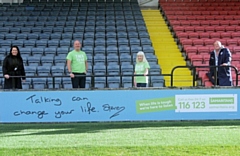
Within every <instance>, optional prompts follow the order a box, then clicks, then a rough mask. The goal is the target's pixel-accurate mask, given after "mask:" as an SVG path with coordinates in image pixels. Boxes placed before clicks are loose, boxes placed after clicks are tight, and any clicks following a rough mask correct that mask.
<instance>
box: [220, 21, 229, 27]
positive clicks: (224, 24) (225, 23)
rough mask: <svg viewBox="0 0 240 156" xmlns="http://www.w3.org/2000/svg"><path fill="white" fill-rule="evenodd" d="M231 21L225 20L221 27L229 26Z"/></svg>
mask: <svg viewBox="0 0 240 156" xmlns="http://www.w3.org/2000/svg"><path fill="white" fill-rule="evenodd" d="M229 23H230V21H229V20H223V21H221V22H220V25H221V26H229Z"/></svg>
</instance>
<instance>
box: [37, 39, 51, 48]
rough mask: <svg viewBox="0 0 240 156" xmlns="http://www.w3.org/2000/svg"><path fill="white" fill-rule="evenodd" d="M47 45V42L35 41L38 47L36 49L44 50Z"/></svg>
mask: <svg viewBox="0 0 240 156" xmlns="http://www.w3.org/2000/svg"><path fill="white" fill-rule="evenodd" d="M47 45H48V41H47V40H43V39H41V40H36V47H38V48H40V47H41V48H45V47H47Z"/></svg>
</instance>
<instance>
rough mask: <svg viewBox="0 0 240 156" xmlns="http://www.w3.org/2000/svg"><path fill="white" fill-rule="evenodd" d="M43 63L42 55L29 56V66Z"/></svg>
mask: <svg viewBox="0 0 240 156" xmlns="http://www.w3.org/2000/svg"><path fill="white" fill-rule="evenodd" d="M40 64H41V57H36V56H29V57H28V65H29V66H39V65H40Z"/></svg>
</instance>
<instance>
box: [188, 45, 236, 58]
mask: <svg viewBox="0 0 240 156" xmlns="http://www.w3.org/2000/svg"><path fill="white" fill-rule="evenodd" d="M227 48H228V49H229V50H230V51H231V53H232V54H240V46H233V47H231V46H227ZM213 49H214V48H213V44H212V45H211V46H210V45H209V46H204V45H202V46H200V45H199V46H187V47H186V48H185V51H186V54H187V55H188V54H189V53H192V54H193V55H196V54H200V55H202V54H208V57H209V52H210V51H213Z"/></svg>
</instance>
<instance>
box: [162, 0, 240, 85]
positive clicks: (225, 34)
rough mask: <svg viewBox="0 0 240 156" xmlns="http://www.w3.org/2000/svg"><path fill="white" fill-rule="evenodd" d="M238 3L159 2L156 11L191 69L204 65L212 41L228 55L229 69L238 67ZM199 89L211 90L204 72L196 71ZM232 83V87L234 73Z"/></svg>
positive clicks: (181, 0)
mask: <svg viewBox="0 0 240 156" xmlns="http://www.w3.org/2000/svg"><path fill="white" fill-rule="evenodd" d="M239 4H240V2H239V1H235V0H227V1H226V0H214V1H209V0H208V1H205V0H199V1H198V0H197V1H186V0H176V1H174V0H168V1H165V0H159V8H160V10H161V12H162V14H163V16H164V17H165V20H166V21H167V22H168V25H169V26H170V27H171V29H172V31H173V33H174V35H175V38H176V39H177V40H178V44H179V45H180V46H181V47H182V52H184V53H186V56H187V59H188V60H189V61H190V62H191V64H193V65H205V66H206V65H208V60H209V52H210V51H212V50H213V43H214V41H216V40H219V41H221V42H222V44H223V45H224V46H225V47H227V48H229V49H230V51H231V52H232V60H233V61H232V65H233V66H236V67H238V66H239V53H238V52H239V51H238V49H239V47H240V44H239V43H240V39H239V32H238V30H240V25H239V24H240V23H239V19H240V11H239ZM197 71H198V76H199V78H200V79H201V80H202V85H204V86H212V84H211V83H210V82H209V80H208V78H207V77H206V74H205V73H206V72H208V69H198V70H197ZM232 74H233V82H234V83H236V76H237V75H236V73H235V71H233V72H232Z"/></svg>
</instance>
